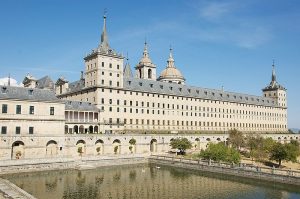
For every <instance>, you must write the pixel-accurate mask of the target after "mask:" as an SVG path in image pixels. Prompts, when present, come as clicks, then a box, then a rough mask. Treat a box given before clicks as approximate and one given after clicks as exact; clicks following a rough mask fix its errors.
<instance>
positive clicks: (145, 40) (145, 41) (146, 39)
mask: <svg viewBox="0 0 300 199" xmlns="http://www.w3.org/2000/svg"><path fill="white" fill-rule="evenodd" d="M144 44H145V46H146V45H147V37H145V43H144Z"/></svg>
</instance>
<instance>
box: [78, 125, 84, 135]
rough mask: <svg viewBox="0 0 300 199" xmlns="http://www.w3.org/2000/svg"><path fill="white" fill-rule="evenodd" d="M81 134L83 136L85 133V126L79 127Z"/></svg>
mask: <svg viewBox="0 0 300 199" xmlns="http://www.w3.org/2000/svg"><path fill="white" fill-rule="evenodd" d="M79 133H81V134H83V133H84V126H83V125H81V126H80V127H79Z"/></svg>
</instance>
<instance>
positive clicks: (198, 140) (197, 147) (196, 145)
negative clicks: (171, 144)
mask: <svg viewBox="0 0 300 199" xmlns="http://www.w3.org/2000/svg"><path fill="white" fill-rule="evenodd" d="M194 147H195V150H199V149H200V139H199V138H196V139H195V145H194Z"/></svg>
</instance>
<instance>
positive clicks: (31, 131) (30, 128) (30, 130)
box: [29, 126, 33, 134]
mask: <svg viewBox="0 0 300 199" xmlns="http://www.w3.org/2000/svg"><path fill="white" fill-rule="evenodd" d="M29 134H33V127H32V126H30V127H29Z"/></svg>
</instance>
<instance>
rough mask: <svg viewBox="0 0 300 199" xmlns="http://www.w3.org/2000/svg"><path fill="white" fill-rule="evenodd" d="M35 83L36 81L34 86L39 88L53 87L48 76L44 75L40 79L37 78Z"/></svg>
mask: <svg viewBox="0 0 300 199" xmlns="http://www.w3.org/2000/svg"><path fill="white" fill-rule="evenodd" d="M36 83H37V86H36V88H40V89H45V88H47V89H51V90H53V89H54V83H53V81H52V79H51V78H50V77H49V76H45V77H42V78H41V79H38V80H37V82H36Z"/></svg>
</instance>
